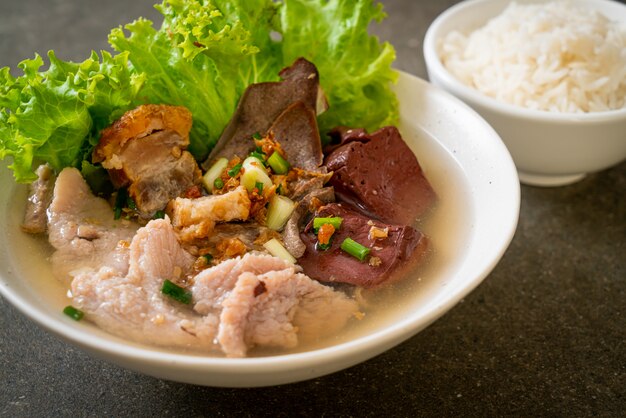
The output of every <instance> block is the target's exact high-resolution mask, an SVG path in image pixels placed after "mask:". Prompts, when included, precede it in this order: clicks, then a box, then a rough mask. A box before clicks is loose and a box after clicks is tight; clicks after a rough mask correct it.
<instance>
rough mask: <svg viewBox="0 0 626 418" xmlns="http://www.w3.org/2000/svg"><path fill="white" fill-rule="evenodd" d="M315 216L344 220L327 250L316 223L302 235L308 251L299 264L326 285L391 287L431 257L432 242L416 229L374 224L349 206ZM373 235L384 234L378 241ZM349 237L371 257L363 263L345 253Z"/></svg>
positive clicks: (327, 207)
mask: <svg viewBox="0 0 626 418" xmlns="http://www.w3.org/2000/svg"><path fill="white" fill-rule="evenodd" d="M315 216H316V217H332V216H339V217H341V218H343V221H342V223H341V226H340V227H339V229H338V230H336V231H335V233H334V234H333V236H332V241H331V246H330V248H329V249H327V250H320V249H317V245H316V244H317V236H316V235H315V233H314V232H313V225H312V224H313V221H311V222H309V224H308V225H307V226H306V228H305V230H304V232H302V233H301V234H300V237H301V239H302V242H303V243H304V244H305V246H306V251H305V252H304V255H303V256H302V257H300V258H299V259H298V264H300V265H301V266H302V269H303V271H304V273H305V274H307V275H308V276H309V277H311V278H314V279H317V280H319V281H322V282H331V283H349V284H354V285H357V286H363V287H375V286H379V285H382V284H386V283H391V282H393V281H395V280H398V279H400V278H402V276H403V273H405V272H406V271H407V270H408V269H410V268H411V267H414V266H416V265H417V264H418V263H419V262H420V261H421V260H423V259H424V257H425V255H426V253H427V249H428V239H427V238H426V236H424V235H423V234H422V233H421V232H419V231H418V230H416V229H415V228H413V227H411V226H405V225H393V224H386V223H383V222H379V221H373V220H372V219H371V218H370V217H368V216H365V215H363V214H361V213H360V212H357V211H356V210H354V208H350V207H349V205H347V204H345V203H343V204H340V203H331V204H328V205H325V206H322V207H321V208H320V209H319V210H318V212H317V213H316V214H315ZM372 228H374V229H372ZM373 231H379V232H381V234H380V235H379V237H376V235H374V234H372V232H373ZM348 237H350V238H352V239H353V240H355V241H356V242H358V243H360V244H362V245H364V246H366V247H368V248H370V250H371V252H370V257H368V259H366V260H364V261H360V260H359V259H357V258H355V257H353V256H352V255H350V254H348V253H346V252H345V251H343V250H342V249H341V248H340V247H341V243H342V242H343V241H344V239H346V238H348Z"/></svg>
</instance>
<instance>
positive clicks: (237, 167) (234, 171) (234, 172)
mask: <svg viewBox="0 0 626 418" xmlns="http://www.w3.org/2000/svg"><path fill="white" fill-rule="evenodd" d="M240 170H241V163H239V164H237V165H235V166H234V167H233V168H231V169H230V170H228V175H229V176H231V177H235V176H236V175H237V174H238V173H239V171H240Z"/></svg>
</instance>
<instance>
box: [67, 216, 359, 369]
mask: <svg viewBox="0 0 626 418" xmlns="http://www.w3.org/2000/svg"><path fill="white" fill-rule="evenodd" d="M194 260H195V258H194V257H192V256H191V255H189V254H188V253H187V252H186V251H185V250H184V249H183V248H182V247H181V246H180V244H179V242H178V241H177V237H176V233H175V231H174V229H173V227H172V225H171V223H170V222H169V219H168V218H166V219H158V220H152V221H150V222H149V223H148V224H147V225H146V226H145V227H143V228H140V229H139V230H138V231H137V234H136V235H135V237H134V238H133V240H132V242H131V244H130V248H129V256H128V269H127V272H126V273H122V272H120V271H119V270H118V269H116V268H113V267H109V266H106V265H105V266H103V267H100V268H98V269H95V268H94V269H91V270H83V271H82V272H80V273H79V274H77V275H76V276H75V278H74V280H73V281H72V285H71V293H72V297H73V304H74V305H75V306H76V307H77V308H79V309H81V310H83V312H85V315H86V318H87V319H89V320H91V321H93V322H95V323H96V324H97V325H98V326H100V327H101V328H102V329H104V330H106V331H108V332H110V333H112V334H115V335H119V336H122V337H124V338H128V339H131V340H133V341H137V342H141V343H147V344H157V345H161V346H166V347H181V348H190V349H194V350H201V351H211V350H219V351H222V352H223V353H225V354H226V355H227V356H229V357H242V356H245V355H246V354H247V351H248V349H250V348H251V347H254V346H265V347H282V348H293V347H294V346H295V345H296V344H298V342H299V340H300V336H302V338H304V339H309V338H312V335H313V334H314V333H315V334H316V337H320V336H324V335H327V333H330V332H336V331H338V330H339V329H341V328H342V327H343V326H344V325H345V324H346V322H347V321H348V319H349V318H350V317H351V316H352V314H353V313H355V312H357V310H358V306H357V304H356V302H354V301H353V300H351V299H349V298H348V297H347V296H345V295H344V294H343V293H339V292H336V291H334V290H332V289H331V288H328V287H325V286H323V285H321V284H320V283H318V282H315V281H313V280H311V279H309V278H308V277H306V276H305V275H303V274H301V273H298V268H297V267H295V266H294V265H292V264H290V263H287V262H285V261H283V260H281V259H279V258H276V257H271V256H268V255H262V254H252V253H249V254H246V255H245V256H243V257H241V258H236V259H230V260H227V261H224V262H222V263H220V264H218V265H217V266H215V267H212V268H210V269H207V270H204V271H202V272H201V273H199V274H198V275H197V276H196V277H195V278H191V279H189V278H186V276H187V274H188V273H189V272H190V271H192V265H193V263H194ZM181 278H182V279H185V278H186V279H187V280H188V281H190V282H193V283H194V284H193V286H191V291H192V292H193V303H192V305H190V306H187V305H183V304H181V303H179V302H177V301H174V300H171V299H170V298H169V297H167V296H165V295H163V294H162V292H161V290H160V289H161V287H162V284H163V281H164V280H165V279H169V280H173V281H176V280H179V279H181ZM329 307H331V308H332V309H329Z"/></svg>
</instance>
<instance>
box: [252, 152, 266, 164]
mask: <svg viewBox="0 0 626 418" xmlns="http://www.w3.org/2000/svg"><path fill="white" fill-rule="evenodd" d="M250 157H254V158H258V159H259V160H260V161H261V162H263V161H265V154H263V153H262V152H259V151H252V152H251V153H250Z"/></svg>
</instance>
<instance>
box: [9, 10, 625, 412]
mask: <svg viewBox="0 0 626 418" xmlns="http://www.w3.org/2000/svg"><path fill="white" fill-rule="evenodd" d="M152 3H153V0H141V1H138V0H135V1H130V0H108V1H101V0H48V1H45V2H44V1H40V0H0V67H2V66H6V65H9V66H12V67H15V65H16V64H17V62H19V61H20V60H22V59H25V58H30V57H32V56H33V53H34V52H35V51H37V52H40V53H45V52H46V51H47V50H49V49H54V50H56V51H58V52H59V55H60V56H61V57H62V58H65V59H74V60H78V59H83V58H84V57H86V56H87V54H88V53H89V51H90V50H92V49H95V50H99V49H102V48H106V47H107V45H106V35H107V33H108V31H109V30H110V29H111V28H112V27H114V26H117V25H118V24H120V23H125V22H129V21H130V20H132V19H133V18H135V17H137V16H140V15H143V16H146V17H148V18H152V19H156V18H157V13H156V12H155V11H154V10H153V9H152V8H151V4H152ZM383 3H384V5H385V7H386V10H387V12H388V14H389V17H388V19H387V20H386V21H384V22H383V23H382V24H380V25H378V26H377V27H376V28H374V30H375V32H376V33H377V34H378V35H379V36H380V37H381V38H382V39H385V40H390V41H391V42H392V43H393V44H394V45H395V47H396V49H397V53H398V60H397V64H396V66H397V67H398V68H399V69H402V70H405V71H408V72H410V73H413V74H416V75H418V76H420V77H423V78H426V71H425V67H424V60H423V56H422V52H421V46H422V39H423V37H424V33H425V31H426V29H427V27H428V25H429V23H430V22H431V21H432V20H433V19H434V18H435V17H436V16H437V15H438V14H439V13H441V12H442V11H443V10H444V9H446V8H447V7H449V6H450V5H451V4H453V3H455V1H449V0H448V1H435V0H427V1H410V0H407V1H402V0H386V1H384V2H383ZM625 140H626V137H625ZM625 292H626V163H622V164H621V165H619V166H617V167H614V168H612V169H609V170H606V171H603V172H600V173H597V174H592V175H589V176H588V177H587V178H585V179H584V180H582V181H581V182H579V183H577V184H574V185H571V186H567V187H561V188H551V189H548V188H546V189H544V188H534V187H527V186H523V187H522V204H521V214H520V221H519V226H518V229H517V232H516V235H515V238H514V239H513V242H512V243H511V246H510V247H509V249H508V251H507V252H506V254H505V255H504V258H503V259H502V261H501V262H500V263H499V264H498V266H497V267H496V268H495V270H494V271H493V272H492V273H491V274H490V275H489V277H487V279H486V280H485V281H484V282H483V284H481V285H480V286H479V287H478V288H477V289H476V290H475V291H474V292H473V293H471V294H470V295H469V296H468V297H467V298H465V299H464V300H463V301H462V303H460V304H459V305H457V306H456V307H455V308H454V309H452V310H451V311H450V312H449V313H448V314H446V315H445V316H444V317H443V318H441V319H440V320H438V321H437V322H435V323H434V324H433V325H431V326H430V327H428V328H427V329H426V330H424V331H422V332H421V333H419V334H418V335H416V336H415V337H413V338H411V339H410V340H408V341H406V342H405V343H403V344H401V345H400V346H398V347H396V348H394V349H392V350H389V351H388V352H386V353H384V354H382V355H380V356H378V357H376V358H374V359H372V360H370V361H367V362H365V363H363V364H360V365H357V366H355V367H352V368H350V369H347V370H344V371H341V372H338V373H335V374H332V375H329V376H325V377H322V378H318V379H315V380H311V381H307V382H302V383H296V384H290V385H284V386H279V387H269V388H256V389H220V388H208V387H198V386H192V385H186V384H180V383H174V382H169V381H163V380H158V379H155V378H152V377H148V376H143V375H140V374H137V373H134V372H131V371H128V370H124V369H122V368H119V367H117V366H114V365H111V364H108V363H105V362H102V361H100V360H97V359H94V358H91V357H89V356H87V355H86V354H84V353H83V352H81V351H79V350H78V349H75V348H73V347H71V346H69V345H67V344H65V343H63V342H61V341H59V340H58V339H56V338H55V337H53V336H51V335H50V334H48V333H46V332H44V331H42V330H41V329H40V328H39V327H38V326H37V325H35V324H33V323H32V322H30V321H29V320H28V319H26V318H25V317H24V316H22V315H21V314H20V313H18V312H17V310H16V309H14V308H13V307H12V306H10V305H9V304H8V303H7V302H6V301H5V300H3V299H1V298H0V311H1V316H0V416H2V417H5V416H6V417H35V416H115V417H118V416H179V415H180V416H182V415H191V416H240V415H243V416H256V415H270V416H293V415H305V416H450V415H453V414H454V415H457V414H461V415H469V416H496V415H497V416H502V415H517V416H568V417H569V416H624V414H625V413H626V412H625V411H626V343H625V340H626V298H625V296H626V295H625Z"/></svg>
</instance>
